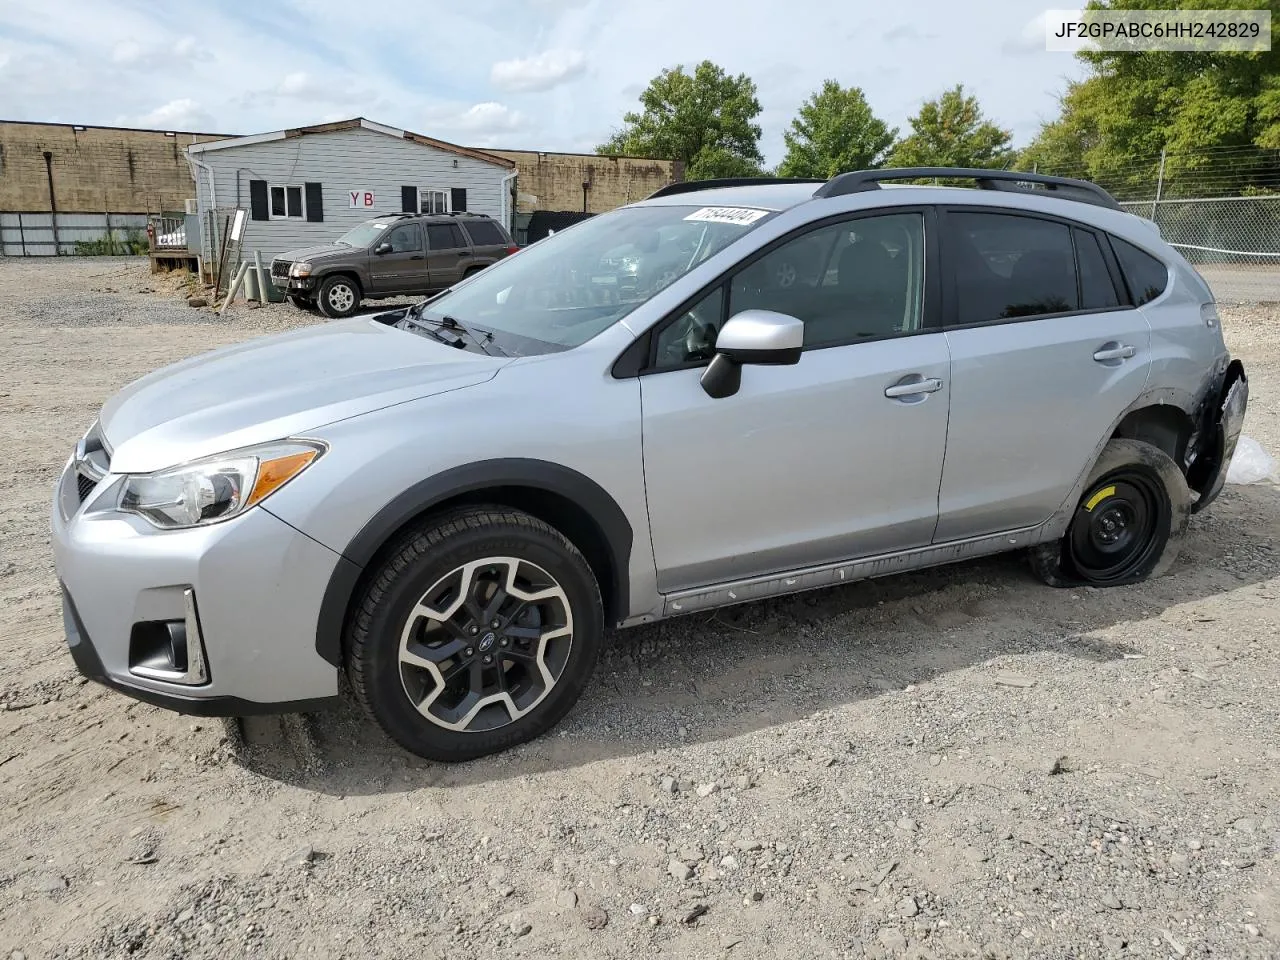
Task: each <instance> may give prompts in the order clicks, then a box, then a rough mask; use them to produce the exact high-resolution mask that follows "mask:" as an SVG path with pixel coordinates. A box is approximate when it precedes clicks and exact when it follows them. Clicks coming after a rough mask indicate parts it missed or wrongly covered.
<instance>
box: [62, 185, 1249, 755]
mask: <svg viewBox="0 0 1280 960" xmlns="http://www.w3.org/2000/svg"><path fill="white" fill-rule="evenodd" d="M935 177H936V178H941V179H949V180H956V181H963V182H964V183H972V184H974V185H976V186H977V187H978V188H979V189H966V188H962V187H959V186H918V185H915V184H909V185H908V184H889V183H888V181H891V180H895V179H897V180H903V179H907V180H917V181H918V180H921V179H926V178H935ZM882 184H885V186H884V187H883V188H882ZM1247 396H1248V386H1247V381H1246V379H1245V377H1244V372H1243V369H1242V367H1241V365H1240V363H1239V361H1233V360H1231V359H1230V357H1229V355H1228V352H1227V349H1226V347H1225V344H1224V342H1223V336H1222V330H1221V328H1220V323H1219V318H1218V313H1217V310H1216V309H1215V305H1214V298H1213V294H1212V293H1211V292H1210V290H1209V288H1208V287H1207V286H1206V285H1205V283H1204V281H1203V280H1202V279H1201V278H1200V276H1199V275H1198V274H1197V273H1196V271H1195V270H1194V269H1193V268H1192V267H1191V266H1190V265H1189V264H1188V263H1187V261H1186V260H1185V259H1183V257H1182V256H1181V255H1180V254H1179V253H1178V252H1177V251H1175V250H1174V249H1173V248H1171V247H1170V246H1169V245H1168V244H1166V243H1164V242H1163V241H1162V240H1161V238H1160V236H1159V233H1158V231H1157V230H1156V228H1155V226H1154V225H1153V224H1151V223H1150V222H1148V221H1145V220H1142V219H1140V218H1138V217H1135V216H1132V215H1130V214H1127V213H1125V212H1122V211H1121V210H1120V208H1119V207H1118V205H1117V204H1116V202H1115V200H1114V199H1112V198H1111V197H1110V196H1109V195H1108V194H1107V193H1105V192H1104V191H1102V190H1101V189H1100V188H1098V187H1097V186H1095V185H1093V184H1091V183H1087V182H1083V181H1077V180H1063V179H1056V178H1052V177H1045V176H1036V175H1033V174H1021V173H1017V174H1015V173H1003V172H996V171H977V170H958V169H923V168H916V169H907V170H888V171H886V170H879V171H869V172H868V171H861V172H853V173H847V174H842V175H840V176H837V177H835V178H833V179H831V180H829V181H826V182H820V181H812V182H811V181H773V180H752V181H711V182H701V183H681V184H675V185H673V186H670V187H666V188H664V189H662V190H659V191H658V192H657V193H655V194H654V195H653V196H651V197H649V198H647V199H646V200H644V201H643V202H640V203H634V204H631V205H629V206H626V207H623V208H621V209H619V210H615V211H613V212H611V213H607V214H603V215H601V216H597V217H594V218H592V219H590V220H586V221H584V222H582V223H579V224H577V225H575V226H573V227H571V228H570V229H568V230H564V231H561V232H559V233H557V234H555V235H554V236H552V237H549V238H547V239H546V240H543V241H541V242H539V243H537V244H535V245H533V246H530V247H529V248H527V249H525V250H522V251H521V252H520V253H518V254H516V255H515V256H512V257H510V258H508V259H506V260H504V261H502V262H500V263H498V264H496V265H495V266H493V267H490V268H489V269H487V270H485V271H483V272H481V273H479V274H477V275H476V276H474V277H472V278H470V279H468V280H466V281H464V282H462V283H459V284H457V285H455V286H454V287H452V288H451V289H449V290H446V291H445V292H444V293H442V294H440V295H437V296H435V297H434V298H432V299H429V300H426V301H423V302H421V303H419V304H416V305H415V306H413V307H411V308H408V309H400V310H396V311H390V312H383V313H380V314H375V315H371V316H364V317H357V318H353V319H350V320H345V321H341V322H333V323H324V324H318V325H315V326H310V327H307V328H305V329H301V330H297V331H294V332H290V333H285V334H281V335H277V336H270V337H266V338H263V339H259V340H254V341H250V342H247V343H242V344H239V345H237V346H232V347H227V348H224V349H220V350H216V351H214V352H212V353H207V354H205V355H202V356H197V357H194V358H192V359H189V360H186V361H184V362H182V363H178V364H175V365H174V366H171V367H168V368H166V369H163V370H159V371H157V372H155V373H152V374H150V375H148V376H146V377H143V378H142V379H140V380H138V381H136V382H135V383H133V384H131V385H130V386H128V387H126V388H125V389H124V390H122V391H121V392H120V393H118V394H117V395H116V396H114V397H113V398H111V399H110V400H108V401H107V403H106V404H105V406H104V407H103V408H102V411H101V415H100V416H99V418H98V420H97V422H95V423H94V424H93V426H92V427H91V428H90V429H89V431H88V432H87V433H86V434H85V436H84V437H83V439H81V440H80V442H79V444H78V445H77V447H76V450H75V453H74V454H73V455H72V457H71V458H70V460H69V461H68V462H67V465H66V468H65V470H64V471H63V473H62V476H61V478H60V480H59V481H58V484H57V489H56V492H55V498H54V504H53V521H52V522H53V545H54V551H55V554H56V560H57V571H58V576H59V578H60V580H61V583H62V586H63V607H64V618H65V623H66V632H67V638H68V642H69V644H70V649H71V655H72V656H73V658H74V659H75V662H76V665H77V666H78V668H79V669H80V671H82V672H83V673H84V674H86V675H87V676H89V677H92V678H94V679H95V680H98V681H100V682H102V683H104V684H106V685H108V686H110V687H113V688H115V689H117V690H119V691H122V692H124V693H127V694H129V695H130V696H133V697H137V698H139V699H142V700H145V701H147V702H149V703H154V704H159V705H161V706H165V707H169V708H172V709H174V710H178V711H182V712H186V713H194V714H211V715H212V714H229V715H243V714H251V713H255V712H272V711H290V710H309V709H312V708H314V707H317V706H319V705H322V704H325V703H329V702H332V701H334V700H335V699H336V698H337V696H338V694H339V676H340V674H342V673H344V672H345V674H346V675H347V676H348V677H349V679H350V682H351V687H352V688H353V690H354V695H355V696H356V697H357V698H358V699H359V701H360V702H361V704H362V705H363V706H364V707H365V708H366V709H367V710H368V712H369V713H370V714H371V715H372V717H373V718H374V719H375V720H376V721H377V722H378V723H379V724H380V725H381V727H382V728H383V729H384V730H385V731H386V732H387V733H388V734H389V735H390V736H391V737H393V738H394V739H395V740H396V741H398V742H399V743H400V744H402V745H403V746H404V747H406V748H407V749H408V750H411V751H413V752H415V753H417V754H420V755H421V756H424V757H428V758H434V759H439V760H463V759H467V758H472V757H477V756H480V755H483V754H487V753H491V752H493V751H497V750H501V749H503V748H506V747H509V746H511V745H513V744H516V743H520V742H522V741H525V740H528V739H530V738H532V737H534V736H536V735H538V734H540V733H541V732H543V731H545V730H547V729H548V728H549V727H551V726H552V725H553V724H555V723H556V722H557V721H559V720H560V718H562V717H563V716H564V715H565V714H566V713H567V712H568V711H569V709H570V708H571V707H572V705H573V704H574V702H575V701H576V700H577V699H578V697H579V695H580V694H581V693H582V690H583V688H584V687H585V685H586V684H587V681H588V679H589V677H590V676H591V672H592V669H593V667H594V665H595V663H596V659H597V656H598V654H599V651H600V647H601V642H602V637H603V635H604V632H605V630H606V629H607V628H610V627H613V626H630V625H634V624H641V623H650V622H653V621H655V620H660V619H662V618H665V617H671V616H676V615H679V614H684V613H688V612H690V611H694V610H705V609H708V608H711V607H716V606H720V605H725V604H733V603H742V602H745V601H751V600H757V599H760V598H764V597H772V596H777V595H780V594H786V593H792V592H795V591H801V590H809V589H813V588H817V587H827V586H831V585H835V584H840V583H847V582H850V581H853V580H857V579H859V578H865V577H872V576H880V575H883V574H889V573H894V572H897V571H902V570H910V569H915V568H919V567H925V566H930V565H935V564H941V563H948V562H951V561H956V560H963V559H966V558H969V557H976V556H980V555H982V554H990V553H995V552H998V551H1004V550H1015V549H1017V550H1023V551H1025V552H1026V554H1027V555H1028V557H1029V558H1030V561H1031V567H1032V569H1033V570H1034V571H1035V572H1036V573H1037V574H1038V575H1039V576H1040V577H1041V578H1043V579H1044V580H1046V581H1047V582H1049V583H1051V584H1054V585H1062V584H1075V583H1084V584H1092V585H1095V586H1111V585H1116V584H1128V583H1133V582H1135V581H1139V580H1142V579H1144V578H1146V577H1151V576H1155V575H1159V574H1160V573H1162V572H1164V571H1165V570H1167V569H1168V568H1169V566H1170V565H1171V563H1172V561H1173V559H1174V555H1175V552H1176V549H1177V546H1178V542H1179V540H1180V538H1181V537H1182V535H1183V533H1184V530H1185V528H1186V524H1187V520H1188V515H1189V514H1190V513H1193V512H1195V511H1197V510H1200V509H1202V508H1203V507H1204V506H1205V505H1207V504H1208V503H1209V502H1210V501H1212V500H1213V499H1214V497H1215V496H1217V494H1218V492H1219V491H1220V489H1221V487H1222V484H1223V480H1224V475H1225V471H1226V465H1227V463H1228V462H1229V460H1230V458H1231V454H1232V452H1233V450H1234V448H1235V444H1236V438H1237V436H1238V434H1239V431H1240V425H1241V421H1242V419H1243V416H1244V410H1245V404H1246V402H1247Z"/></svg>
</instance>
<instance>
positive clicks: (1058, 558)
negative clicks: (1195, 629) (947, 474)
mask: <svg viewBox="0 0 1280 960" xmlns="http://www.w3.org/2000/svg"><path fill="white" fill-rule="evenodd" d="M1190 513H1191V493H1190V490H1189V488H1188V487H1187V481H1186V478H1185V477H1184V476H1183V475H1182V471H1181V470H1179V469H1178V465H1177V464H1176V463H1174V462H1173V460H1172V459H1171V458H1170V457H1169V455H1168V454H1166V453H1165V452H1164V451H1163V450H1161V449H1160V448H1159V447H1155V446H1153V445H1151V444H1149V443H1144V442H1142V441H1140V440H1112V441H1111V442H1110V443H1108V444H1107V445H1106V447H1104V448H1103V451H1102V455H1101V456H1100V457H1099V458H1098V462H1097V463H1096V464H1095V465H1094V468H1093V472H1092V473H1091V474H1090V475H1089V482H1088V483H1086V484H1085V488H1084V494H1083V495H1082V496H1081V497H1080V503H1079V504H1078V505H1077V506H1076V511H1075V514H1074V515H1073V516H1072V518H1071V525H1070V526H1069V527H1067V533H1066V536H1064V537H1063V538H1062V539H1061V540H1058V541H1055V542H1053V543H1042V544H1040V545H1039V546H1036V547H1033V548H1032V549H1031V552H1030V558H1031V568H1032V570H1033V571H1034V572H1035V573H1036V575H1037V576H1039V577H1040V579H1042V580H1043V581H1044V582H1045V583H1047V584H1049V585H1050V586H1053V587H1067V586H1074V585H1076V584H1080V583H1084V584H1089V585H1091V586H1095V587H1114V586H1119V585H1121V584H1126V583H1137V582H1139V581H1141V580H1146V579H1148V578H1151V577H1159V576H1162V575H1163V574H1165V573H1167V572H1168V571H1169V569H1170V568H1171V567H1172V566H1173V562H1174V560H1176V559H1177V557H1178V547H1179V546H1180V544H1181V541H1182V537H1183V535H1184V534H1185V533H1186V529H1187V518H1188V517H1189V516H1190Z"/></svg>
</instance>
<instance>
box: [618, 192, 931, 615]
mask: <svg viewBox="0 0 1280 960" xmlns="http://www.w3.org/2000/svg"><path fill="white" fill-rule="evenodd" d="M925 219H926V218H925V213H924V211H919V210H912V211H910V212H898V213H891V214H881V215H874V216H865V217H861V218H857V219H848V220H843V221H840V222H838V223H828V224H826V225H824V226H821V227H818V228H815V229H811V230H809V231H807V232H805V233H803V234H801V235H799V236H793V237H791V238H789V239H787V240H785V241H782V242H780V243H779V244H777V245H775V246H774V247H772V248H771V249H769V250H767V251H766V252H764V254H763V255H762V256H760V257H757V258H755V259H754V260H753V261H752V262H751V263H750V264H748V265H747V266H745V267H743V268H740V269H739V270H738V271H737V272H736V273H735V274H733V275H732V276H730V277H728V278H726V279H725V281H724V282H723V283H721V284H718V285H717V286H716V287H714V288H713V289H712V290H711V291H710V292H709V293H707V294H706V295H705V297H703V298H702V299H701V300H700V301H699V302H698V303H697V304H695V305H694V306H693V307H692V308H691V309H690V310H689V311H688V312H687V313H683V314H681V315H680V316H678V317H675V318H673V319H672V320H671V322H670V323H669V324H668V325H667V326H666V327H665V328H663V329H661V330H660V331H659V332H658V334H657V336H656V337H655V340H656V344H655V349H654V355H653V358H652V363H651V370H650V372H648V373H646V374H643V375H642V376H641V378H640V384H641V395H642V399H643V429H644V471H645V485H646V489H647V492H648V502H649V522H650V531H651V534H652V539H653V548H654V553H655V557H656V560H657V567H658V571H657V573H658V586H659V589H660V590H662V591H663V592H669V591H672V590H680V589H685V588H691V587H697V586H702V585H706V584H712V583H717V582H723V581H726V580H733V579H738V578H743V577H751V576H757V575H763V574H768V573H774V572H782V571H786V570H792V569H796V568H799V567H803V566H808V565H813V564H820V563H827V562H834V561H838V560H843V559H848V558H853V557H861V556H870V555H875V554H880V553H887V552H892V551H896V550H901V549H905V548H909V547H920V546H924V545H927V544H928V543H929V542H930V539H931V537H932V535H933V529H934V525H935V523H936V521H937V503H938V481H939V477H940V475H941V472H942V457H943V449H944V446H945V442H946V431H947V402H948V394H949V389H948V381H949V377H950V372H949V361H948V356H947V345H946V338H945V335H944V334H943V333H942V332H941V331H940V330H938V329H936V328H932V327H931V326H930V325H928V324H927V323H926V317H930V318H932V317H933V316H935V313H934V306H935V305H934V304H933V303H932V302H928V303H926V300H927V299H928V300H929V301H932V299H933V296H932V293H931V295H930V296H929V297H928V298H927V297H926V293H925V289H926V284H925V279H924V278H925V275H926V271H925V266H926V254H925V250H926V244H925V239H926V238H925ZM927 259H928V260H930V261H931V262H932V261H933V259H934V258H933V257H932V256H930V257H928V258H927ZM749 308H764V309H770V310H776V311H778V312H782V313H787V314H790V315H792V316H795V317H799V318H800V319H801V320H802V321H804V324H805V350H804V353H803V354H802V355H801V358H800V362H799V363H798V364H796V365H794V366H776V367H769V366H750V365H748V366H746V367H745V368H744V369H743V371H742V383H741V387H740V389H739V390H738V392H737V393H736V394H734V395H733V396H730V397H726V398H723V399H712V398H711V397H709V396H707V394H706V393H705V392H704V391H703V390H702V387H701V386H700V385H699V382H698V379H699V377H700V375H701V374H702V372H703V367H704V366H705V356H706V354H707V348H706V346H703V345H705V344H708V343H709V342H710V341H711V339H712V337H713V332H712V330H713V329H718V327H719V325H720V324H721V323H722V322H723V320H724V319H725V318H727V317H729V316H732V315H733V314H735V313H738V312H740V311H742V310H745V309H749ZM700 344H703V345H700Z"/></svg>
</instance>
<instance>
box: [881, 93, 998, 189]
mask: <svg viewBox="0 0 1280 960" xmlns="http://www.w3.org/2000/svg"><path fill="white" fill-rule="evenodd" d="M908 122H909V123H910V124H911V133H910V134H908V135H907V136H906V137H904V138H903V139H901V140H899V141H898V142H897V143H896V144H894V146H893V151H892V153H890V155H889V166H891V167H982V168H984V169H997V168H1002V167H1005V166H1007V165H1008V163H1009V162H1010V161H1011V160H1012V159H1013V157H1014V151H1013V150H1011V149H1010V148H1009V142H1010V141H1011V140H1012V139H1013V135H1012V134H1011V133H1009V131H1008V130H1003V129H1001V128H1000V127H999V126H997V125H996V124H994V123H992V122H991V121H990V120H988V119H987V118H986V117H984V116H983V114H982V108H981V107H980V106H978V98H977V97H974V96H965V92H964V84H957V85H956V86H955V87H953V88H952V89H950V90H948V91H947V92H946V93H944V94H943V95H942V96H940V97H939V98H938V99H937V100H927V101H925V103H924V105H923V106H922V107H921V108H920V112H919V113H917V114H916V115H915V116H914V117H912V118H911V119H910V120H909V121H908Z"/></svg>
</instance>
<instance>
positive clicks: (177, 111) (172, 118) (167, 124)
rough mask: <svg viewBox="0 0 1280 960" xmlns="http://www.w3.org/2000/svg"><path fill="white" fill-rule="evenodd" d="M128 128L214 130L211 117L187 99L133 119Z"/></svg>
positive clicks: (170, 102)
mask: <svg viewBox="0 0 1280 960" xmlns="http://www.w3.org/2000/svg"><path fill="white" fill-rule="evenodd" d="M129 126H134V127H153V128H155V129H158V130H192V131H195V132H197V133H198V132H202V131H208V130H213V129H214V122H213V116H212V115H211V114H210V113H209V112H208V111H207V110H205V109H203V108H202V107H201V106H200V104H198V103H196V102H195V101H194V100H192V99H190V98H189V97H182V98H181V99H178V100H170V101H169V102H168V103H166V104H163V105H161V106H159V107H156V108H155V109H154V110H152V111H151V112H150V113H144V114H143V115H142V116H140V117H135V118H133V119H132V120H131V121H130V123H129Z"/></svg>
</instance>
